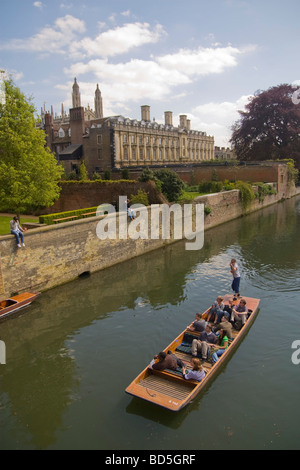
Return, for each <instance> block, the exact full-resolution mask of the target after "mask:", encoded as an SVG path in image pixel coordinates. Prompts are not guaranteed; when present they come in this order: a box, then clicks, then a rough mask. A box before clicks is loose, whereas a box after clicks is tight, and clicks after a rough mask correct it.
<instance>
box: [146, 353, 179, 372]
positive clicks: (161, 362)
mask: <svg viewBox="0 0 300 470" xmlns="http://www.w3.org/2000/svg"><path fill="white" fill-rule="evenodd" d="M157 359H158V362H156V361H157ZM149 367H150V369H153V370H165V369H171V370H176V369H177V367H178V365H177V361H176V358H175V357H174V356H173V355H172V354H166V353H165V352H163V351H161V352H160V353H158V354H157V355H156V356H154V358H153V359H152V361H151V362H150V366H149Z"/></svg>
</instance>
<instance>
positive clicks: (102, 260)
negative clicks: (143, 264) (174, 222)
mask: <svg viewBox="0 0 300 470" xmlns="http://www.w3.org/2000/svg"><path fill="white" fill-rule="evenodd" d="M296 194H300V188H295V189H294V190H291V191H290V194H289V197H292V196H295V195H296ZM281 199H282V194H281V193H278V194H276V195H269V196H266V197H265V198H264V200H263V201H258V200H254V201H253V202H252V203H251V205H250V206H249V209H248V213H251V212H253V211H257V210H259V209H261V208H263V207H266V206H268V205H271V204H275V203H278V202H279V201H280V200H281ZM199 203H200V204H205V207H207V206H209V208H210V209H211V212H210V214H208V215H206V216H205V223H204V232H205V231H206V230H208V229H209V228H212V227H215V226H217V225H219V224H222V223H225V222H227V221H230V220H233V219H235V218H238V217H241V216H242V215H243V214H244V211H243V208H242V204H241V201H240V195H239V191H238V190H232V191H224V192H221V193H216V194H209V195H206V196H200V197H198V198H196V199H195V200H194V202H193V205H194V206H196V205H197V204H199ZM148 211H150V208H148ZM113 215H114V214H112V216H113ZM121 216H122V214H121ZM119 217H120V214H116V218H117V221H119V219H118V218H119ZM182 217H183V214H182ZM126 218H127V216H126ZM102 219H103V216H102V217H92V218H89V219H81V220H76V221H72V222H65V223H61V224H59V225H58V226H56V225H55V226H53V225H52V226H46V227H39V228H36V229H32V230H30V231H28V232H26V235H25V237H26V239H25V244H26V248H17V247H16V242H15V239H14V237H13V236H12V235H7V236H2V237H0V299H3V298H7V297H10V296H11V295H12V294H13V293H20V292H24V291H45V290H47V289H50V288H53V287H55V286H57V285H60V284H64V283H67V282H69V281H71V280H74V279H76V278H77V277H78V276H81V275H82V274H85V273H93V272H96V271H99V270H103V269H105V268H107V267H110V266H113V265H115V264H118V263H121V262H123V261H126V260H129V259H131V258H134V257H136V256H140V255H142V254H144V253H147V252H149V251H152V250H156V249H158V248H161V247H163V246H166V245H169V244H170V243H174V242H176V241H178V238H176V235H175V234H174V230H173V227H172V226H171V230H170V238H169V239H163V238H162V237H160V238H151V236H149V237H148V238H147V239H142V238H137V239H133V238H130V237H127V238H126V239H124V237H123V238H121V237H119V238H117V239H109V238H107V239H105V240H100V239H99V238H98V237H97V233H96V229H97V224H98V223H99V221H101V220H102ZM125 220H126V219H125ZM149 230H150V227H149ZM150 235H151V234H150Z"/></svg>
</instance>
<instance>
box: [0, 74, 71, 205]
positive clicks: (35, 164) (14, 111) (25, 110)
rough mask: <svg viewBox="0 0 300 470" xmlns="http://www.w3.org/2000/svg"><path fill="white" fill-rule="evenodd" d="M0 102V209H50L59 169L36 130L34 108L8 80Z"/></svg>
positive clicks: (60, 169) (39, 131) (54, 194)
mask: <svg viewBox="0 0 300 470" xmlns="http://www.w3.org/2000/svg"><path fill="white" fill-rule="evenodd" d="M3 98H4V99H2V100H1V102H0V207H1V209H2V210H12V211H14V212H16V213H17V214H20V213H21V212H25V211H26V210H27V209H28V208H38V207H48V206H51V205H52V204H53V203H54V201H55V200H56V199H58V197H59V193H60V188H59V184H58V183H59V180H60V178H61V175H62V174H63V169H62V167H61V166H60V165H58V163H57V161H56V158H55V155H54V154H53V153H51V152H50V150H49V149H48V147H46V139H45V134H44V132H43V131H42V130H40V129H37V128H36V125H35V118H34V112H35V109H34V106H33V105H32V103H31V102H30V99H27V98H26V97H25V96H24V94H23V93H21V91H20V90H19V89H18V88H17V87H16V86H15V85H14V83H13V81H12V80H11V79H10V78H8V79H5V80H4V81H3Z"/></svg>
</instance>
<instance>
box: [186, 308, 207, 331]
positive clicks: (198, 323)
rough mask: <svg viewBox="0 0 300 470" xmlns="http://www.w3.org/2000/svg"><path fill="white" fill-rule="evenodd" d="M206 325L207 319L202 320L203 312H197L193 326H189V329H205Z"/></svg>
mask: <svg viewBox="0 0 300 470" xmlns="http://www.w3.org/2000/svg"><path fill="white" fill-rule="evenodd" d="M205 326H206V321H205V320H202V314H201V313H196V315H195V321H194V323H193V325H192V326H188V327H187V329H188V330H189V331H200V332H202V331H204V329H205Z"/></svg>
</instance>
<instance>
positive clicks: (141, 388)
mask: <svg viewBox="0 0 300 470" xmlns="http://www.w3.org/2000/svg"><path fill="white" fill-rule="evenodd" d="M243 299H245V300H246V302H247V307H248V309H249V310H250V312H251V313H250V316H249V317H248V319H247V320H246V323H245V325H244V326H243V327H242V329H241V330H239V331H236V330H235V329H234V328H233V329H232V333H233V339H232V341H230V342H229V346H228V348H227V349H226V351H225V353H223V354H222V356H220V358H219V360H218V361H217V362H216V363H214V364H213V363H211V362H208V361H206V362H204V364H202V366H203V368H204V370H205V372H206V376H205V378H204V379H203V380H202V381H201V382H197V381H193V380H186V379H184V378H183V376H182V374H181V373H180V371H174V372H173V371H170V370H164V371H156V370H153V369H150V368H149V365H147V367H146V368H145V369H144V370H143V371H142V372H141V373H140V374H139V375H138V376H137V377H136V378H135V379H134V380H133V381H132V382H131V384H130V385H129V386H128V387H127V388H126V390H125V391H126V393H128V394H130V395H133V396H135V397H139V398H142V399H143V400H146V401H149V402H151V403H154V404H156V405H159V406H161V407H163V408H167V409H169V410H171V411H179V410H180V409H182V408H183V407H185V406H186V405H187V404H188V403H190V402H191V400H193V399H194V398H195V397H196V396H197V394H198V393H199V392H200V391H201V390H203V388H204V387H206V386H207V384H208V383H209V382H210V381H211V380H212V379H213V377H214V376H215V375H216V373H217V371H218V370H219V369H220V368H221V367H222V365H223V364H224V362H225V361H226V360H228V358H229V355H231V353H232V352H233V351H234V350H235V349H236V348H237V346H238V345H239V343H240V342H241V340H242V338H243V337H244V336H245V335H246V333H247V332H248V331H249V329H250V327H251V325H252V324H253V322H254V320H255V317H256V316H257V314H258V311H259V308H258V307H259V302H260V299H254V298H251V297H243ZM229 300H232V295H226V296H224V297H223V302H224V303H225V304H227V305H228V301H229ZM235 303H237V302H235ZM206 312H207V310H206ZM206 312H204V313H206ZM192 324H193V322H192V323H191V324H190V325H189V327H190V326H192ZM189 327H187V328H186V329H185V330H184V331H183V332H182V333H181V334H180V335H179V336H177V338H175V339H174V341H172V343H171V344H169V346H167V347H166V348H165V349H164V351H165V352H166V353H167V352H168V351H169V350H171V352H172V353H174V354H175V355H176V356H177V357H178V358H179V359H181V360H182V361H183V363H184V365H185V367H186V368H187V370H188V369H189V368H191V359H192V356H191V353H190V352H187V350H188V349H189V348H186V350H185V352H182V349H185V348H181V351H179V350H178V349H177V348H178V347H179V346H180V345H182V343H183V339H184V338H186V337H187V334H188V335H190V334H191V335H192V337H197V336H199V334H200V333H197V332H194V331H193V332H190V331H189V330H188V328H189Z"/></svg>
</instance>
